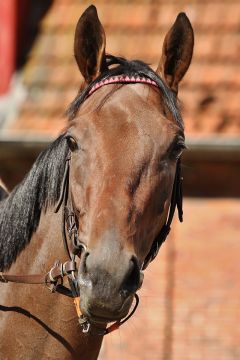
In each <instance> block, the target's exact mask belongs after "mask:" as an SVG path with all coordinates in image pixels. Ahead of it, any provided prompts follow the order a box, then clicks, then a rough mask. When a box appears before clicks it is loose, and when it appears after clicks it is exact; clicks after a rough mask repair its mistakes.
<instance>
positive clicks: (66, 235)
mask: <svg viewBox="0 0 240 360" xmlns="http://www.w3.org/2000/svg"><path fill="white" fill-rule="evenodd" d="M115 83H144V84H148V85H152V86H154V87H158V85H157V83H156V82H155V81H153V80H151V79H149V78H146V77H139V76H138V77H128V76H124V75H120V76H113V77H110V78H108V79H106V80H103V81H100V82H98V83H96V84H95V85H94V86H93V87H92V88H91V89H90V91H89V93H88V94H87V97H89V96H91V94H93V93H94V92H95V91H96V90H97V89H99V88H101V87H102V86H104V85H108V84H115ZM70 161H71V153H70V152H69V154H68V156H67V158H66V164H65V170H64V175H63V180H62V185H61V190H60V196H59V200H58V202H57V205H56V208H55V213H57V212H58V211H59V210H60V208H61V207H62V240H63V246H64V249H65V252H66V255H67V257H68V258H69V260H68V261H66V262H64V263H62V262H60V261H59V260H57V261H56V262H55V263H54V265H53V267H52V268H51V269H50V270H49V271H48V272H47V273H46V274H34V275H10V274H5V273H2V272H0V282H3V283H7V282H15V283H22V284H45V285H46V286H47V287H48V289H49V290H50V291H51V292H52V293H54V292H58V293H60V294H63V295H65V296H68V297H71V298H73V301H74V304H75V307H76V311H77V315H78V318H79V323H80V325H81V327H82V331H83V332H84V333H88V332H89V331H90V328H91V327H92V325H93V324H91V323H90V322H89V320H88V319H87V318H86V317H85V316H84V315H83V314H81V311H80V291H79V286H78V282H77V277H76V273H77V271H78V268H77V263H76V256H78V257H79V258H81V255H82V254H83V252H85V251H86V250H87V248H86V245H85V244H84V243H82V242H81V241H80V240H79V236H78V235H79V234H78V227H77V223H76V215H75V212H74V207H73V203H72V197H71V194H70V191H69V172H70ZM176 207H177V209H178V217H179V220H180V221H181V222H182V220H183V219H182V215H183V211H182V177H181V164H180V159H179V160H178V161H177V166H176V174H175V179H174V185H173V190H172V197H171V204H170V209H169V213H168V218H167V220H166V223H165V224H164V225H163V227H162V229H161V231H160V233H159V234H158V236H157V237H156V238H155V240H154V241H153V244H152V247H151V249H150V251H149V253H148V255H147V256H146V258H145V260H144V262H143V265H142V269H141V270H145V269H146V267H147V266H148V265H149V263H150V262H151V261H153V260H154V259H155V257H156V256H157V254H158V251H159V249H160V247H161V245H162V243H163V242H164V241H165V240H166V238H167V236H168V234H169V232H170V230H171V223H172V220H173V216H174V213H175V209H176ZM68 239H69V240H70V241H68ZM69 243H70V246H69ZM65 277H67V279H68V283H69V287H66V286H65V285H63V280H64V278H65ZM134 297H135V305H134V307H133V309H132V311H131V312H130V313H129V314H128V315H127V316H126V317H125V318H124V319H122V320H120V321H116V322H115V323H113V324H112V325H110V326H109V327H108V328H105V329H100V328H98V327H97V326H96V325H94V327H95V329H97V333H98V334H99V335H107V334H109V333H110V332H112V331H114V330H117V329H118V328H119V327H120V326H121V325H123V324H124V323H125V322H126V321H127V320H128V319H129V318H130V317H131V316H132V315H133V314H134V312H135V310H136V309H137V306H138V304H139V297H138V295H137V294H135V295H134Z"/></svg>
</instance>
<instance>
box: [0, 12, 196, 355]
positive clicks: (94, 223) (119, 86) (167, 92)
mask: <svg viewBox="0 0 240 360" xmlns="http://www.w3.org/2000/svg"><path fill="white" fill-rule="evenodd" d="M193 42H194V40H193V30H192V27H191V24H190V22H189V20H188V18H187V16H186V15H185V14H184V13H180V14H179V15H178V16H177V18H176V21H175V23H174V24H173V26H172V28H171V29H170V31H169V32H168V33H167V35H166V37H165V40H164V44H163V50H162V56H161V60H160V62H159V66H158V68H157V70H156V72H155V71H153V70H152V69H151V68H150V67H149V66H148V65H146V64H145V63H143V62H142V61H137V60H134V61H128V60H126V59H124V58H120V57H116V56H112V55H106V53H105V44H106V39H105V32H104V29H103V27H102V25H101V23H100V21H99V19H98V15H97V11H96V8H95V7H94V6H90V7H89V8H87V9H86V10H85V12H84V13H83V14H82V16H81V17H80V19H79V21H78V24H77V27H76V31H75V40H74V54H75V58H76V62H77V65H78V67H79V69H80V72H81V74H82V75H83V78H84V84H83V86H82V88H81V91H80V92H79V93H78V95H77V96H76V98H75V100H74V101H73V102H72V104H71V105H70V106H69V109H68V111H67V114H68V117H69V122H68V125H67V128H66V129H65V131H64V132H63V133H62V134H61V135H60V136H59V137H58V138H57V139H56V140H55V141H54V142H53V143H52V144H50V146H49V147H48V148H47V149H46V150H45V151H43V152H42V153H41V154H40V156H39V157H38V159H37V160H36V162H35V163H34V165H33V167H32V169H31V170H30V172H29V173H28V174H27V175H26V177H25V179H24V180H23V182H22V183H21V184H20V185H18V186H17V187H16V188H15V189H14V190H13V191H12V192H11V193H10V194H9V196H8V197H7V198H5V199H3V200H2V201H1V202H0V271H2V272H3V271H8V272H7V273H5V274H3V273H1V281H2V282H5V283H3V284H1V297H0V304H1V306H0V334H1V335H0V338H1V342H0V354H1V358H4V359H11V360H13V359H20V358H24V359H50V358H51V359H53V358H54V359H69V358H74V359H87V360H91V359H97V357H98V354H99V351H100V347H101V343H102V340H103V336H104V335H105V334H107V333H108V332H110V330H109V328H108V327H107V326H108V325H107V324H108V323H112V322H113V323H114V326H113V327H112V328H111V330H113V329H114V328H117V327H118V326H120V325H121V324H122V323H123V322H124V321H125V320H126V319H127V317H126V316H127V314H128V313H129V311H130V313H131V310H130V309H131V306H132V304H134V299H136V301H137V296H136V292H137V290H138V289H139V288H140V287H141V285H142V281H143V270H144V269H145V268H146V267H147V265H148V264H149V262H150V261H151V260H152V259H153V258H154V257H155V256H156V254H157V252H158V249H159V247H160V246H161V243H162V242H163V241H164V240H165V238H166V236H167V234H168V232H169V230H170V224H171V220H172V218H173V214H174V210H175V207H178V210H179V217H180V220H182V212H181V209H182V207H181V188H180V182H181V176H180V158H181V154H182V151H183V150H184V148H185V143H184V126H183V121H182V118H181V114H180V111H179V108H178V104H177V93H178V85H179V82H180V81H181V79H182V78H183V76H184V74H185V73H186V71H187V69H188V67H189V65H190V62H191V58H192V52H193ZM62 241H63V243H64V246H63V244H62ZM16 259H17V261H16ZM56 260H58V261H56ZM10 267H11V269H10ZM9 270H10V271H9ZM39 273H41V274H40V275H36V274H39ZM65 275H66V276H65ZM17 276H20V279H21V280H22V282H29V283H31V282H32V283H31V284H24V285H23V284H18V283H14V282H11V281H15V282H16V281H17V280H16V278H17ZM34 276H35V277H34ZM26 279H28V280H29V281H26ZM34 279H35V280H34ZM36 279H37V280H36ZM42 279H45V280H43V281H42ZM67 280H68V281H67ZM20 282H21V281H20ZM41 282H44V283H45V285H46V286H43V285H40V284H38V283H41ZM33 283H34V284H33ZM48 288H50V290H51V291H52V292H54V294H51V292H49V290H48ZM75 293H78V294H79V293H80V304H79V303H76V309H77V312H80V311H81V315H80V314H79V319H78V316H77V314H76V311H75V310H76V309H75V307H74V306H73V303H72V297H74V298H75V299H77V298H78V297H77V296H75V295H76V294H75ZM64 295H67V296H64ZM135 307H136V305H135ZM82 330H83V332H82Z"/></svg>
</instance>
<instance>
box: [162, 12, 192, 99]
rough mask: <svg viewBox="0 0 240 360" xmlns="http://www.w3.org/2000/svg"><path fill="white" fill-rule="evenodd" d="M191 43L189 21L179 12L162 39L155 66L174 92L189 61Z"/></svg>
mask: <svg viewBox="0 0 240 360" xmlns="http://www.w3.org/2000/svg"><path fill="white" fill-rule="evenodd" d="M193 45H194V35H193V28H192V26H191V23H190V21H189V19H188V17H187V16H186V14H185V13H180V14H178V16H177V18H176V20H175V23H174V24H173V26H172V28H171V29H170V30H169V32H168V33H167V35H166V37H165V39H164V43H163V51H162V58H161V60H160V63H159V65H158V68H157V73H158V74H159V75H161V76H163V78H164V79H165V81H166V83H167V84H168V86H169V87H170V88H171V89H172V90H173V91H175V92H176V93H177V91H178V84H179V82H180V81H181V80H182V78H183V76H184V75H185V73H186V71H187V69H188V67H189V65H190V63H191V59H192V54H193Z"/></svg>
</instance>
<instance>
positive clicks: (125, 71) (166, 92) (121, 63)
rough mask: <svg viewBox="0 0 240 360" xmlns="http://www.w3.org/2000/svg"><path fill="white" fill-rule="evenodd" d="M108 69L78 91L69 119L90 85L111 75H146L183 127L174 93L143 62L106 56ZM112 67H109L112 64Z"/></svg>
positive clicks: (77, 108)
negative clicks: (154, 84)
mask: <svg viewBox="0 0 240 360" xmlns="http://www.w3.org/2000/svg"><path fill="white" fill-rule="evenodd" d="M106 60H107V65H108V70H107V71H106V72H104V73H102V74H101V75H100V76H99V77H98V78H96V79H95V80H94V81H93V82H91V83H90V84H89V85H88V86H87V87H86V88H85V89H84V90H83V91H82V92H80V93H79V94H78V95H77V96H76V98H75V99H74V100H73V102H72V103H71V104H70V106H69V108H68V110H67V115H68V117H69V120H72V119H74V118H75V116H76V114H77V112H78V110H79V108H80V106H81V104H82V103H83V102H84V100H85V99H86V97H87V96H88V93H89V91H90V90H91V89H92V87H93V86H94V85H95V84H96V83H98V82H99V81H102V80H106V79H108V78H110V77H112V76H119V75H125V76H129V77H132V76H133V77H141V76H144V77H147V78H149V79H151V80H153V81H155V82H156V83H157V84H158V86H159V89H160V90H161V91H162V94H163V99H164V102H165V104H166V106H167V107H168V109H169V111H170V112H171V113H172V115H173V116H174V118H175V120H176V122H177V124H178V125H179V127H180V128H181V129H183V128H184V126H183V121H182V117H181V114H180V111H179V109H178V105H177V97H176V95H175V93H173V92H172V91H171V89H170V88H169V87H168V86H167V85H166V84H165V83H164V82H163V80H162V79H161V78H160V77H159V76H158V75H157V74H156V73H155V72H154V71H153V70H152V69H151V68H150V67H149V66H148V65H147V64H145V63H144V62H142V61H140V60H132V61H129V60H126V59H124V58H121V57H116V56H113V55H107V56H106ZM113 65H114V67H111V66H113Z"/></svg>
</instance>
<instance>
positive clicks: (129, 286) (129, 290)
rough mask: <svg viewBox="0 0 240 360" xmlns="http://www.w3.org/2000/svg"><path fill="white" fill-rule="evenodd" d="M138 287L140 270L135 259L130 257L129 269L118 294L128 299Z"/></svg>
mask: <svg viewBox="0 0 240 360" xmlns="http://www.w3.org/2000/svg"><path fill="white" fill-rule="evenodd" d="M139 286H140V269H139V266H138V263H137V259H136V258H135V257H132V259H131V260H130V268H129V270H128V273H127V275H126V277H125V279H124V281H123V285H122V288H121V290H120V293H121V295H122V296H124V297H128V296H129V295H130V294H133V293H134V292H135V291H136V290H137V289H138V288H139Z"/></svg>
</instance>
